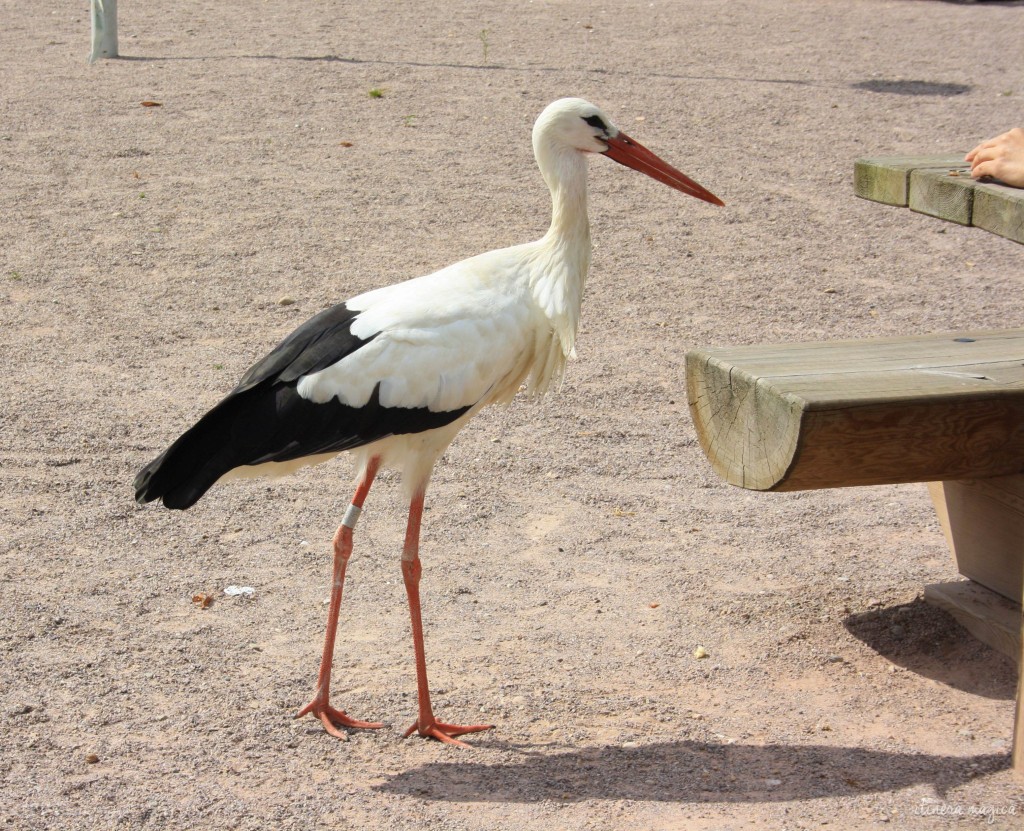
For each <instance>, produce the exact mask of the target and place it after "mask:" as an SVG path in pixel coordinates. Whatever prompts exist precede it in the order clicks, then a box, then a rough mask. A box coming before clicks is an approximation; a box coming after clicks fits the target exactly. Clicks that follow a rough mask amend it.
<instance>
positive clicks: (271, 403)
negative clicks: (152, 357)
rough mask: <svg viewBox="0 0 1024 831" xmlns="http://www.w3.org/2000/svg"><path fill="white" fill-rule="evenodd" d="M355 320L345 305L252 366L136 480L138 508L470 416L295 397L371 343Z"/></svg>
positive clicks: (171, 503) (187, 502)
mask: <svg viewBox="0 0 1024 831" xmlns="http://www.w3.org/2000/svg"><path fill="white" fill-rule="evenodd" d="M357 314H358V312H353V311H351V310H350V309H348V308H347V307H346V306H345V305H344V304H340V305H338V306H333V307H331V308H330V309H326V310H325V311H323V312H321V313H320V314H318V315H315V316H314V317H312V318H310V320H308V321H307V322H306V323H304V324H303V325H302V326H300V327H299V328H298V329H296V330H295V331H294V332H292V334H290V335H289V336H288V337H287V338H285V339H284V340H283V341H282V342H281V343H280V345H278V346H277V347H276V348H275V349H274V350H273V351H272V352H271V353H270V354H269V355H267V356H266V357H265V358H264V359H263V360H261V361H259V362H258V363H256V364H255V365H253V366H252V367H251V368H250V369H249V371H248V372H246V373H245V375H244V376H243V377H242V380H241V381H240V382H239V384H238V386H237V387H235V389H234V390H233V391H232V392H231V393H229V394H228V396H227V397H226V398H224V400H223V401H221V402H220V403H219V404H217V406H215V407H214V408H213V409H212V410H210V411H209V412H208V413H206V415H204V416H203V417H202V418H201V419H199V421H198V422H196V424H195V425H194V426H193V427H191V428H190V429H189V430H187V431H186V432H185V433H184V434H183V435H182V436H181V437H180V438H178V440H177V441H175V442H174V443H173V444H172V445H171V446H170V447H168V448H167V450H165V451H164V452H163V453H161V454H160V455H159V456H158V457H157V458H156V459H154V460H153V461H152V462H150V463H149V464H148V465H146V467H144V468H143V469H142V470H141V471H140V472H139V474H138V476H136V477H135V499H136V501H138V502H139V503H140V504H142V503H145V502H152V501H154V500H157V499H160V500H162V501H163V503H164V505H166V506H167V507H168V508H179V509H185V508H190V507H192V505H194V504H195V503H196V502H198V501H199V499H200V497H202V495H203V494H204V493H206V491H207V490H209V488H210V487H211V486H212V485H213V483H214V482H216V481H217V480H218V479H220V477H221V476H223V475H224V474H225V473H227V472H228V471H229V470H232V469H234V468H236V467H241V466H243V465H258V464H264V463H266V462H286V461H291V460H293V459H298V458H302V457H304V456H315V455H318V454H322V453H340V452H342V451H344V450H351V449H353V448H356V447H360V446H362V445H364V444H369V443H370V442H373V441H377V440H379V439H383V438H387V437H388V436H393V435H399V434H403V433H421V432H424V431H426V430H433V429H435V428H438V427H443V426H444V425H446V424H450V423H451V422H453V421H455V420H456V419H457V418H459V417H460V416H462V415H463V414H464V413H466V412H467V411H468V410H469V409H470V408H469V407H468V406H467V407H461V408H459V409H456V410H447V411H444V412H434V411H432V410H429V409H427V408H426V407H383V406H381V403H380V385H379V384H378V385H377V386H376V387H375V388H374V390H373V394H372V395H371V397H370V400H369V401H368V402H367V403H366V404H364V405H363V406H362V407H350V406H348V405H346V404H342V403H341V402H340V401H338V399H336V398H332V399H331V400H330V401H327V402H325V403H322V404H318V403H315V402H313V401H309V400H308V399H305V398H303V397H302V396H300V395H299V394H298V391H297V385H298V381H299V379H300V378H302V377H303V376H304V375H308V374H310V373H313V372H319V371H320V370H322V369H326V368H327V367H329V366H331V365H332V364H334V363H337V362H338V361H340V360H341V359H342V358H344V357H345V356H346V355H350V354H352V353H353V352H355V351H356V350H358V349H359V348H361V347H362V346H364V345H366V344H367V343H369V342H370V341H371V340H372V339H373V338H372V337H371V338H367V339H362V338H358V337H356V336H355V335H353V334H352V332H351V324H352V321H353V320H354V318H355V317H356V315H357Z"/></svg>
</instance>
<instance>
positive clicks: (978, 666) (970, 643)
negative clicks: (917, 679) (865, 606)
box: [843, 598, 1017, 701]
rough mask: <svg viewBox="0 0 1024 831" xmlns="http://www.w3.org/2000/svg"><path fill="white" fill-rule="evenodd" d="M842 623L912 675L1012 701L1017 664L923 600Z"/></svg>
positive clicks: (854, 634) (858, 614) (891, 607)
mask: <svg viewBox="0 0 1024 831" xmlns="http://www.w3.org/2000/svg"><path fill="white" fill-rule="evenodd" d="M843 625H844V626H845V627H846V628H847V630H848V631H849V632H850V634H851V635H853V636H854V637H855V638H857V639H858V640H860V641H862V642H863V643H865V644H866V645H867V646H869V647H870V648H871V649H873V650H874V651H875V652H877V653H878V654H879V655H882V656H883V657H884V658H886V659H888V660H890V661H892V662H893V663H894V664H896V665H897V666H901V667H903V668H904V669H907V670H909V671H910V672H913V673H916V674H917V675H922V676H924V677H925V678H931V679H932V680H933V681H938V682H940V683H942V684H946V685H948V686H951V687H954V688H955V689H958V690H963V691H964V692H968V693H971V694H972V695H980V696H983V697H985V698H992V699H998V700H1001V701H1013V700H1014V699H1015V697H1016V689H1017V666H1016V664H1015V663H1014V662H1013V661H1011V660H1010V659H1009V658H1008V657H1006V656H1005V655H1003V654H1002V653H1000V652H997V651H996V650H994V649H992V648H991V647H989V646H986V645H985V644H983V643H982V642H981V641H979V640H977V639H976V638H975V637H974V636H973V635H971V634H970V633H969V632H968V631H967V630H966V629H964V628H963V627H962V626H961V625H960V624H959V623H957V622H956V620H955V619H954V618H953V617H952V616H951V615H949V614H948V613H946V612H944V611H943V610H942V609H938V608H936V607H935V606H932V605H931V604H929V603H926V602H925V601H924V599H923V598H918V599H916V600H914V601H912V602H911V603H903V604H900V605H898V606H886V607H881V608H877V609H870V610H868V611H866V612H858V613H856V614H851V615H849V616H848V617H847V618H846V619H845V620H844V621H843Z"/></svg>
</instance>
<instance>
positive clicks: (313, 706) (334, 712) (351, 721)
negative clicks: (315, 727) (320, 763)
mask: <svg viewBox="0 0 1024 831" xmlns="http://www.w3.org/2000/svg"><path fill="white" fill-rule="evenodd" d="M309 713H311V714H312V715H314V716H315V717H316V718H318V719H320V723H321V724H323V726H324V730H326V731H327V732H328V733H330V734H331V735H332V736H334V737H336V738H339V739H343V740H346V739H348V734H347V733H343V732H342V731H341V729H340V728H342V727H348V728H351V729H360V730H377V729H379V728H381V727H383V726H384V724H383V723H382V722H379V721H361V720H359V719H356V718H352V717H351V716H350V715H349V714H348V713H346V712H345V711H344V710H339V709H338V708H337V707H332V706H331V705H330V704H328V703H327V702H326V701H321V700H320V699H319V696H317V697H315V698H314V699H313V700H312V701H310V702H309V704H307V705H306V706H305V707H303V708H302V709H301V710H299V712H297V713H296V714H295V718H301V717H302V716H304V715H307V714H309Z"/></svg>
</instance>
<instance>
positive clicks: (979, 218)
mask: <svg viewBox="0 0 1024 831" xmlns="http://www.w3.org/2000/svg"><path fill="white" fill-rule="evenodd" d="M971 222H972V223H973V224H974V225H975V226H976V227H978V228H984V229H985V230H986V231H991V232H992V233H993V234H998V235H999V236H1001V237H1006V238H1007V239H1012V240H1013V241H1014V242H1021V243H1024V190H1022V189H1021V188H1011V187H1010V186H1009V185H1002V184H998V183H995V182H980V183H978V186H977V187H976V188H975V190H974V211H973V214H972V217H971Z"/></svg>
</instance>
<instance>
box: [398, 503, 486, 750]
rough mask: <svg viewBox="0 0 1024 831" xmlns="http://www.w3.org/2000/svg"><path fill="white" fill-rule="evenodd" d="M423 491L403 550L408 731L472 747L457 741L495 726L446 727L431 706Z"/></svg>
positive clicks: (412, 507)
mask: <svg viewBox="0 0 1024 831" xmlns="http://www.w3.org/2000/svg"><path fill="white" fill-rule="evenodd" d="M423 496H424V489H423V488H420V489H419V490H418V491H417V492H416V495H415V496H414V497H413V498H412V503H411V504H410V505H409V525H408V526H407V528H406V532H405V547H404V549H403V550H402V577H403V578H404V580H405V591H406V594H408V595H409V616H410V617H411V618H412V644H413V649H414V650H415V652H416V691H417V694H418V698H419V711H420V712H419V717H418V718H417V719H416V721H415V722H413V725H412V727H410V728H409V729H408V730H406V731H405V736H406V738H408V737H409V736H411V735H412V734H413V733H416V732H418V733H419V734H420V735H421V736H430V737H432V738H435V739H437V740H438V741H442V742H445V743H446V744H455V745H458V746H459V747H470V745H468V744H466V743H465V742H461V741H459V740H458V739H456V738H454V737H455V736H461V735H463V734H464V733H479V732H480V731H481V730H490V729H491V728H492V727H494V725H493V724H472V725H460V724H445V723H444V722H440V721H438V720H437V719H435V718H434V711H433V709H432V708H431V706H430V685H429V684H428V683H427V660H426V656H425V652H424V648H423V621H422V619H421V616H420V573H421V571H422V568H421V566H420V554H419V548H420V522H421V520H422V519H423Z"/></svg>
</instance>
